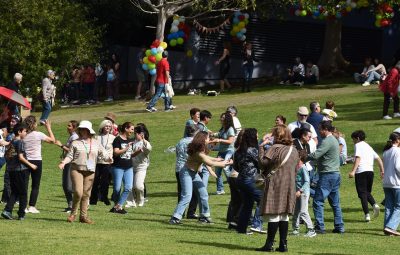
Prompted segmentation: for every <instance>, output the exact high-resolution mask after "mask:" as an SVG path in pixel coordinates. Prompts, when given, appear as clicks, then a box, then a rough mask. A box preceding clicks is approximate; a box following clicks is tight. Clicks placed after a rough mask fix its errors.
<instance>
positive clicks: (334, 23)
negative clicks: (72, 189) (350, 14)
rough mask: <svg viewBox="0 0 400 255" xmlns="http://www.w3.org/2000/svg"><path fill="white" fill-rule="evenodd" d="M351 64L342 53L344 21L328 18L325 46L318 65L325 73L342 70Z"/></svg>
mask: <svg viewBox="0 0 400 255" xmlns="http://www.w3.org/2000/svg"><path fill="white" fill-rule="evenodd" d="M348 65H349V62H348V61H346V60H345V59H344V57H343V55H342V21H341V20H327V21H326V28H325V38H324V46H323V48H322V54H321V57H320V58H319V60H318V66H319V68H320V70H321V73H323V74H332V73H335V72H338V71H342V70H343V69H344V68H346V67H347V66H348Z"/></svg>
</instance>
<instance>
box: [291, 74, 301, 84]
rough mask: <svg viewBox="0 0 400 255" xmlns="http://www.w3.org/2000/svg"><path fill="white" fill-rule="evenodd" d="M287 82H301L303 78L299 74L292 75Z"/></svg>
mask: <svg viewBox="0 0 400 255" xmlns="http://www.w3.org/2000/svg"><path fill="white" fill-rule="evenodd" d="M289 81H290V83H295V82H303V81H304V76H303V75H301V74H299V73H294V74H293V76H291V77H290V79H289Z"/></svg>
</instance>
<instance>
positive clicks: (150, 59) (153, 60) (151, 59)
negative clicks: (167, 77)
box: [147, 55, 157, 63]
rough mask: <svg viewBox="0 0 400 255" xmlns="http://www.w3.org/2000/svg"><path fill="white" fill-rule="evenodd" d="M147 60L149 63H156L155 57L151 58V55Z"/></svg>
mask: <svg viewBox="0 0 400 255" xmlns="http://www.w3.org/2000/svg"><path fill="white" fill-rule="evenodd" d="M147 58H148V60H149V61H150V62H151V63H156V61H157V60H156V57H155V56H153V55H151V56H148V57H147Z"/></svg>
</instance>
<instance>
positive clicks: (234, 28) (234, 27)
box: [232, 26, 240, 34]
mask: <svg viewBox="0 0 400 255" xmlns="http://www.w3.org/2000/svg"><path fill="white" fill-rule="evenodd" d="M232 31H233V32H235V34H236V33H237V32H239V31H240V28H239V26H233V29H232Z"/></svg>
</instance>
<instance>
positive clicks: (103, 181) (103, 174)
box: [90, 120, 115, 205]
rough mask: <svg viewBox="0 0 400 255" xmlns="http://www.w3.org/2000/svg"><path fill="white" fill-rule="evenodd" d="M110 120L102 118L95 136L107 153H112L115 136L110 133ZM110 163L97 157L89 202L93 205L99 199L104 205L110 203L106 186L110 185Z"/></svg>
mask: <svg viewBox="0 0 400 255" xmlns="http://www.w3.org/2000/svg"><path fill="white" fill-rule="evenodd" d="M112 126H113V124H112V122H111V121H110V120H103V121H102V122H101V123H100V125H99V135H98V136H96V140H97V142H99V143H100V145H101V147H103V148H104V150H106V151H107V153H108V155H113V146H112V144H113V142H114V139H115V136H114V135H112ZM110 175H111V163H110V162H109V161H105V160H103V159H99V160H98V161H97V164H96V172H95V175H94V182H93V188H92V194H91V195H90V204H91V205H95V204H97V201H98V200H99V195H100V201H103V202H104V204H105V205H110V204H111V203H110V200H109V199H108V186H109V185H110Z"/></svg>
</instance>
